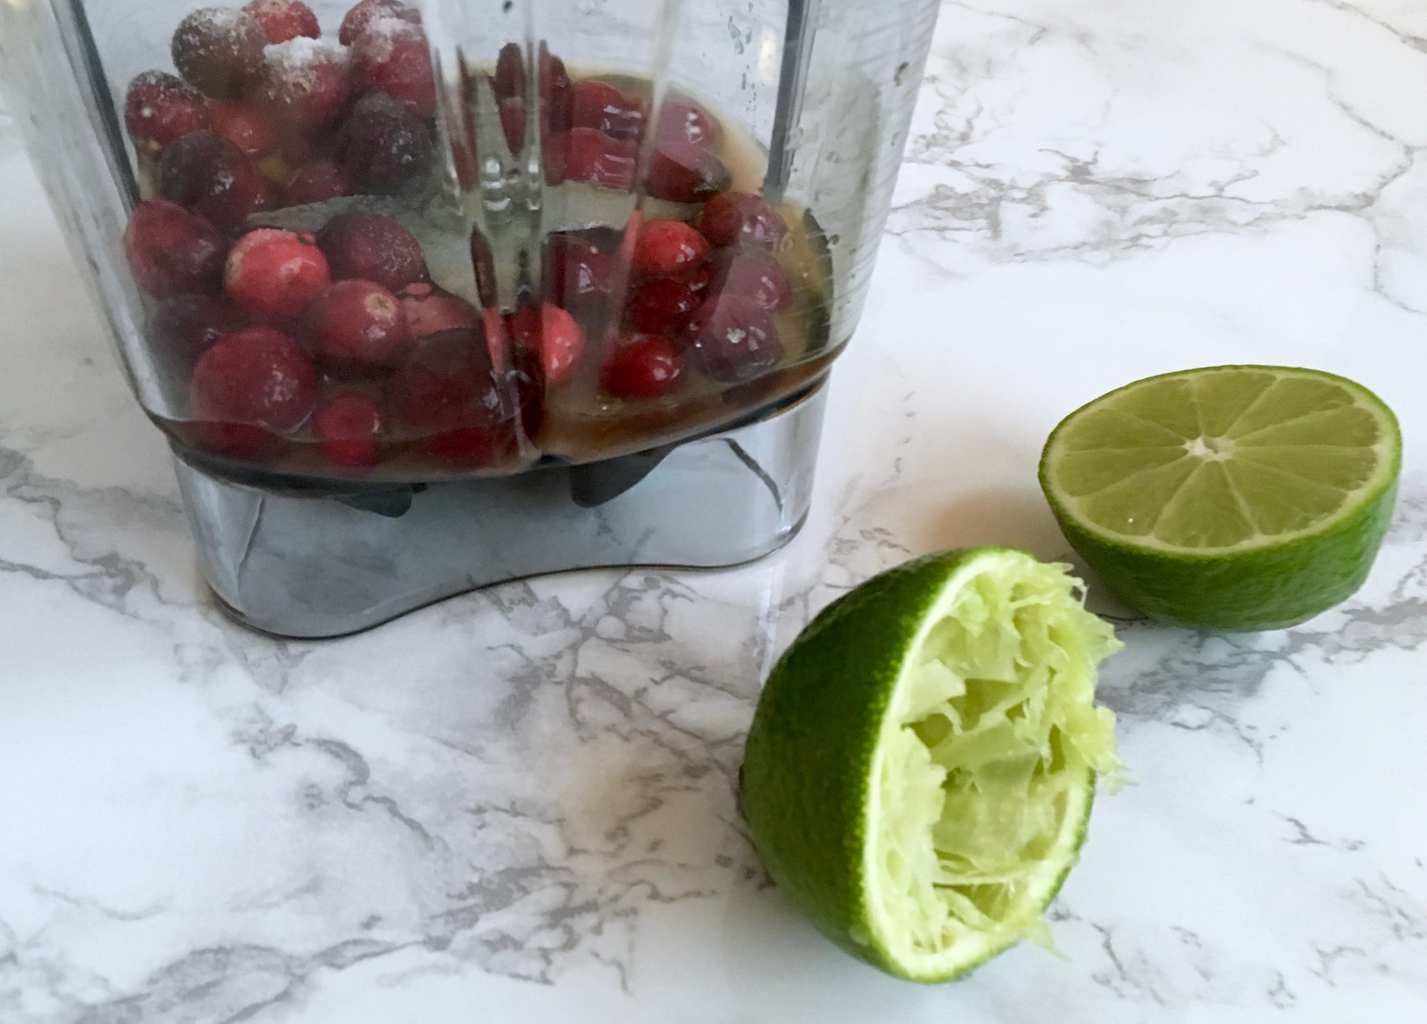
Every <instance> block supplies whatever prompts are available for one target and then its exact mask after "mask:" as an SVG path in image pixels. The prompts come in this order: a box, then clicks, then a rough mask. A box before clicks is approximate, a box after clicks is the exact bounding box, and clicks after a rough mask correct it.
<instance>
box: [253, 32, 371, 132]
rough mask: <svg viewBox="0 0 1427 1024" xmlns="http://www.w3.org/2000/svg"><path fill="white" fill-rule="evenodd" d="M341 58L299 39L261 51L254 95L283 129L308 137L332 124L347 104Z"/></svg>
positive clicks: (344, 66) (327, 48) (344, 64)
mask: <svg viewBox="0 0 1427 1024" xmlns="http://www.w3.org/2000/svg"><path fill="white" fill-rule="evenodd" d="M348 89H349V83H348V75H347V62H346V60H345V57H344V55H343V54H342V53H341V52H340V51H338V50H335V49H333V48H332V47H330V46H327V45H326V44H324V43H320V42H318V41H316V40H314V39H309V38H307V37H306V36H298V37H297V38H295V39H290V40H288V41H287V42H285V43H278V44H276V45H273V46H269V47H268V48H267V50H266V51H264V56H263V64H262V69H261V74H260V75H259V77H258V82H257V87H256V90H257V95H258V97H259V98H260V99H261V101H262V102H263V103H264V104H265V105H267V106H268V107H269V108H270V109H271V110H272V111H273V114H274V116H276V117H277V118H278V119H279V120H280V121H281V122H282V123H283V125H284V126H286V127H288V128H290V129H291V130H292V131H294V132H296V133H297V134H299V135H311V134H315V133H317V132H320V131H322V129H324V128H326V127H327V126H328V125H330V124H332V123H333V122H334V121H335V120H336V119H337V117H338V116H339V115H340V114H341V113H342V109H343V108H344V107H345V106H346V103H347V94H348Z"/></svg>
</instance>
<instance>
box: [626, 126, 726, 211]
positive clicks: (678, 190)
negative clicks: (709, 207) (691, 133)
mask: <svg viewBox="0 0 1427 1024" xmlns="http://www.w3.org/2000/svg"><path fill="white" fill-rule="evenodd" d="M731 180H732V175H730V174H729V173H728V168H727V167H726V166H724V162H723V161H722V160H720V159H719V158H718V157H717V156H716V155H714V153H713V152H711V151H710V150H708V149H706V148H704V147H703V146H697V145H694V144H693V143H692V142H669V141H660V142H659V144H658V145H657V146H656V147H655V149H654V154H653V156H652V157H650V160H649V173H648V174H647V175H646V176H645V179H644V187H645V189H646V190H647V191H648V192H649V194H650V195H651V196H653V197H654V198H655V199H668V200H670V201H671V202H675V203H701V202H703V201H704V200H706V199H709V198H712V197H713V196H714V195H716V194H717V193H719V192H722V191H723V190H724V189H726V188H728V184H729V182H730V181H731Z"/></svg>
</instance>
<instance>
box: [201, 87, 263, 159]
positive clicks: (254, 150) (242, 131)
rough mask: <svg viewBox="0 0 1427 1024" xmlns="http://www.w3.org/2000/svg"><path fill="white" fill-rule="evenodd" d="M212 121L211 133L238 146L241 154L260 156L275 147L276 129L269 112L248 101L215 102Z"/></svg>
mask: <svg viewBox="0 0 1427 1024" xmlns="http://www.w3.org/2000/svg"><path fill="white" fill-rule="evenodd" d="M212 122H213V132H214V134H216V135H217V136H218V137H219V138H223V139H227V140H228V141H229V142H231V143H232V144H233V145H235V146H237V147H238V150H239V151H240V152H241V153H242V154H243V155H244V156H247V157H262V156H266V155H267V154H269V153H271V152H272V151H273V150H275V149H276V148H277V130H276V129H275V128H274V127H273V124H272V121H271V120H270V119H269V115H268V114H267V112H266V111H264V110H262V109H261V108H259V107H256V106H254V105H253V104H251V103H244V102H242V101H241V100H238V101H224V102H219V103H215V104H213V117H212Z"/></svg>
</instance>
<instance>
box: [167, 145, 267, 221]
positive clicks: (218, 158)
mask: <svg viewBox="0 0 1427 1024" xmlns="http://www.w3.org/2000/svg"><path fill="white" fill-rule="evenodd" d="M276 192H277V189H276V187H275V186H274V185H273V183H272V182H271V181H269V180H268V179H267V178H266V177H265V176H264V175H263V174H262V172H261V171H259V170H258V169H257V168H256V167H254V166H253V163H252V161H250V160H249V159H248V158H247V157H245V156H244V155H243V154H242V152H241V151H240V150H239V149H238V147H237V146H235V145H233V144H232V143H231V142H229V141H228V140H227V139H220V138H219V137H218V136H216V135H214V134H212V133H211V132H193V133H191V134H189V135H185V136H184V137H183V138H181V139H179V140H178V141H177V142H175V143H173V144H172V145H171V146H169V147H168V148H166V149H165V150H164V155H163V159H162V160H160V161H159V193H160V194H161V195H162V196H163V197H164V198H165V199H169V200H172V201H173V202H176V203H179V204H180V205H183V206H187V207H189V208H190V209H192V210H194V211H196V212H197V213H201V214H202V215H203V216H205V217H207V218H208V219H209V220H210V221H212V222H213V224H214V225H216V226H217V227H219V228H222V229H223V230H224V231H228V232H234V231H237V230H239V229H240V228H242V227H243V225H244V223H245V222H246V221H247V219H248V218H249V217H250V216H252V215H253V214H254V213H258V212H261V211H263V210H268V209H272V208H273V207H274V206H275V205H276V203H277V200H276Z"/></svg>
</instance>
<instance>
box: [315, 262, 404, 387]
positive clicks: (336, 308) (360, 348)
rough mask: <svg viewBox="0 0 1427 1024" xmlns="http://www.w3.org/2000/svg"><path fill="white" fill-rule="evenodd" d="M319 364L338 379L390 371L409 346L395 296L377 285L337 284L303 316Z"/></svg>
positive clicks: (323, 294)
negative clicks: (336, 375) (337, 376)
mask: <svg viewBox="0 0 1427 1024" xmlns="http://www.w3.org/2000/svg"><path fill="white" fill-rule="evenodd" d="M303 323H304V325H305V326H306V328H307V335H308V337H309V338H310V339H311V340H312V343H313V345H314V346H315V348H316V354H317V361H318V362H319V363H321V364H322V365H323V366H324V367H326V368H327V369H329V370H331V371H333V372H334V373H336V374H338V375H341V376H360V375H362V374H364V373H372V372H375V371H379V370H386V369H391V368H393V367H395V366H396V364H397V363H399V362H400V361H401V357H402V356H403V355H405V353H406V349H407V348H408V346H409V344H410V342H411V335H410V334H409V333H408V332H407V329H406V318H405V317H404V316H403V315H402V309H401V303H400V302H398V301H397V298H396V296H395V295H393V294H392V293H391V292H390V291H388V290H387V289H385V288H383V287H382V286H381V285H379V284H377V283H376V282H375V281H338V282H337V283H336V284H334V285H333V286H332V287H330V288H328V289H327V290H326V291H325V292H323V293H322V294H321V295H319V296H318V297H317V298H316V299H315V300H314V301H313V303H312V305H310V306H308V307H307V312H306V314H304V316H303Z"/></svg>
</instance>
